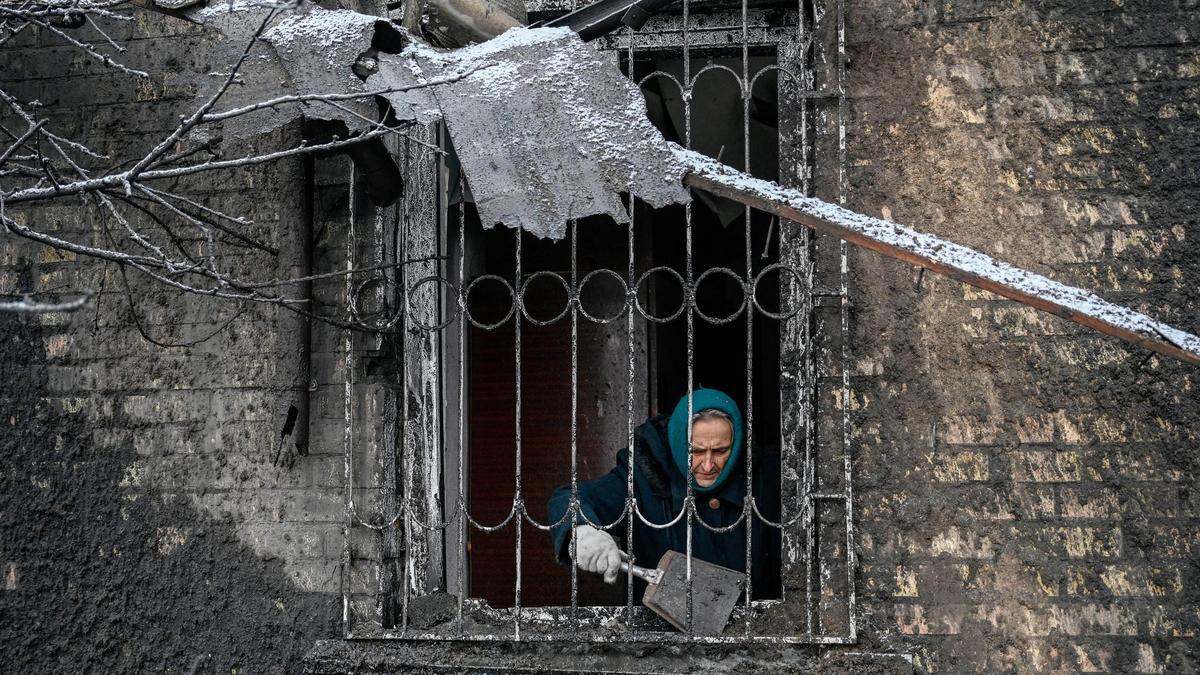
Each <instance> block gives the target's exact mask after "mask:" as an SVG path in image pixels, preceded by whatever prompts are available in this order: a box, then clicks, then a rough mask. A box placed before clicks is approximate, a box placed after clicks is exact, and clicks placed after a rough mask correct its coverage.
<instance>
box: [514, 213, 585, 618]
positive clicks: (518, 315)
mask: <svg viewBox="0 0 1200 675" xmlns="http://www.w3.org/2000/svg"><path fill="white" fill-rule="evenodd" d="M513 233H514V236H515V239H516V244H515V249H514V251H515V253H514V259H515V261H516V272H515V273H514V280H513V281H514V283H515V284H516V285H515V286H514V287H513V288H514V293H513V302H514V303H517V302H520V298H521V297H522V295H521V229H520V228H515V229H514V230H513ZM523 316H524V315H523V314H522V312H521V311H520V310H519V309H518V310H517V311H516V312H514V313H513V339H514V345H515V348H514V351H513V355H514V360H515V362H516V367H515V371H516V372H515V376H514V381H515V382H516V392H515V396H514V399H515V400H516V403H515V406H516V411H515V422H514V425H515V428H514V430H513V431H514V434H515V439H516V446H517V447H516V475H515V478H514V480H515V482H516V497H515V499H516V502H515V504H514V508H515V509H517V513H516V521H517V524H516V527H517V561H516V565H517V581H516V584H514V591H513V593H514V599H513V603H514V605H515V607H516V611H515V612H513V636H514V639H517V640H520V639H521V545H522V542H521V528H522V521H523V520H524V515H525V513H524V512H525V495H524V486H523V485H522V483H523V478H522V476H523V473H522V464H523V462H524V459H523V457H524V455H523V452H524V447H523V445H522V443H523V439H522V437H521V320H522V317H523ZM555 555H556V556H557V555H558V553H557V552H556V553H555ZM572 562H574V561H572Z"/></svg>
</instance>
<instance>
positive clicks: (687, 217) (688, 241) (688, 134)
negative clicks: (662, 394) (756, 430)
mask: <svg viewBox="0 0 1200 675" xmlns="http://www.w3.org/2000/svg"><path fill="white" fill-rule="evenodd" d="M690 4H691V3H690V0H683V82H684V84H685V85H686V88H685V89H684V93H683V126H684V147H686V148H687V149H689V150H691V148H692V84H693V83H692V75H691V73H692V67H691V50H690V48H689V46H688V41H689V35H688V30H689V28H688V9H689V6H690ZM683 218H684V224H685V228H684V230H685V232H684V247H685V267H686V271H687V277H686V278H687V288H686V289H685V290H684V299H683V301H684V302H685V303H688V305H689V307H688V311H687V312H686V313H685V314H686V315H687V400H688V405H687V407H688V416H687V419H688V423H687V442H688V462H689V468H688V475H687V496H686V497H685V498H684V500H683V508H684V509H685V510H686V511H687V535H686V536H687V574H686V576H685V578H686V580H687V624H686V625H687V632H688V635H695V626H694V625H693V621H692V611H693V609H694V606H693V605H694V600H695V598H694V597H693V594H692V525H693V523H692V519H693V517H694V516H695V508H694V504H695V500H696V496H695V490H694V489H693V486H692V471H691V447H692V421H691V420H692V414H693V412H692V405H693V403H694V401H693V400H692V398H693V397H692V390H693V389H694V388H695V373H693V372H692V371H693V365H694V364H693V357H694V354H693V352H694V346H695V331H696V326H695V323H696V312H695V307H694V306H693V301H694V297H695V288H696V287H695V286H694V285H693V282H694V280H695V277H694V275H693V271H692V203H691V202H690V201H689V202H688V203H687V204H685V205H684V207H683Z"/></svg>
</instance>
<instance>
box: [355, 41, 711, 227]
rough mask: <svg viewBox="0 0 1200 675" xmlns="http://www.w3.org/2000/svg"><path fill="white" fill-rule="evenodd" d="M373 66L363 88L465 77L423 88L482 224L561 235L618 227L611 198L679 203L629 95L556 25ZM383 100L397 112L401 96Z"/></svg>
mask: <svg viewBox="0 0 1200 675" xmlns="http://www.w3.org/2000/svg"><path fill="white" fill-rule="evenodd" d="M400 57H401V58H399V59H397V60H395V61H392V60H382V61H381V63H380V71H381V72H380V75H379V76H378V82H377V81H376V78H372V79H369V80H368V85H369V86H370V85H386V86H395V85H396V84H398V83H399V82H401V81H403V78H404V77H405V76H406V74H402V73H401V72H399V70H398V69H402V68H405V67H407V68H408V69H409V72H411V73H412V74H413V75H415V76H416V77H417V78H418V79H417V81H418V82H420V81H430V80H432V79H434V78H445V76H446V75H447V74H450V73H468V74H467V75H466V76H464V77H462V78H461V79H457V80H454V81H450V82H447V83H445V84H440V85H437V86H435V87H430V89H429V90H428V91H429V92H431V93H432V95H433V97H434V99H435V100H436V102H437V105H438V108H439V109H440V110H441V112H442V115H443V117H444V118H445V121H446V125H447V126H448V127H449V130H450V135H451V136H452V138H453V139H454V146H455V148H456V149H457V151H458V156H459V159H460V161H461V162H462V167H463V172H464V173H465V175H466V177H467V182H468V183H469V184H470V187H471V191H472V193H473V194H474V196H475V203H476V206H477V207H478V209H479V214H480V219H481V221H482V222H483V225H484V226H485V227H491V226H493V225H495V224H496V223H503V224H505V225H509V226H511V227H521V228H524V229H525V230H527V231H529V232H532V233H533V234H536V235H537V236H539V237H548V238H551V239H561V238H562V237H564V236H565V235H566V224H567V221H568V220H571V219H577V218H584V217H586V216H591V215H597V214H606V215H609V216H611V217H612V218H613V219H615V220H616V221H617V222H627V221H628V219H629V218H628V214H627V213H626V211H625V207H624V206H623V205H622V203H621V199H620V196H619V193H621V192H628V193H631V194H634V195H636V196H637V197H639V198H640V199H643V200H645V201H646V202H648V203H649V204H651V205H653V206H656V207H661V206H666V205H667V204H672V203H676V204H679V203H686V202H687V201H688V200H689V195H688V191H687V189H686V188H684V187H683V183H682V178H683V174H684V172H685V171H686V167H685V165H684V164H683V163H682V162H680V161H679V159H678V157H677V156H676V155H675V154H674V152H673V151H672V150H671V147H670V145H669V144H668V143H667V142H666V141H665V140H664V139H663V137H662V135H661V134H660V133H659V132H658V130H657V129H655V128H654V126H653V125H652V124H651V123H650V120H649V119H648V118H647V116H646V102H645V99H644V98H643V96H642V93H641V91H640V90H639V89H638V87H637V86H636V85H635V84H634V83H632V82H630V81H629V80H628V79H627V78H626V77H625V76H624V75H623V74H622V73H621V72H620V70H619V69H618V68H616V67H615V64H614V63H612V62H610V61H608V60H606V59H605V57H604V56H602V55H601V54H600V53H598V52H597V51H596V50H595V49H593V48H592V47H590V46H588V45H586V44H585V43H584V42H583V41H582V40H581V39H580V38H579V36H578V35H576V34H575V33H573V32H571V31H570V30H569V29H566V28H532V29H524V28H519V29H514V30H510V31H508V32H507V33H505V34H504V35H501V36H500V37H498V38H495V39H492V40H489V41H488V42H485V43H483V44H480V45H474V46H471V47H466V48H463V49H457V50H453V51H440V50H435V49H433V48H430V47H426V46H423V45H419V44H417V43H414V44H413V46H412V47H410V48H409V49H406V50H405V52H404V53H403V54H401V55H400ZM410 93H411V92H404V93H402V94H398V95H397V94H391V95H388V98H389V99H391V100H393V102H394V104H395V105H396V106H397V107H401V106H407V105H411V103H410V100H411V99H410V97H409V94H410Z"/></svg>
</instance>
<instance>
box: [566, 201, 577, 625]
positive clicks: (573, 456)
mask: <svg viewBox="0 0 1200 675" xmlns="http://www.w3.org/2000/svg"><path fill="white" fill-rule="evenodd" d="M567 227H568V228H570V230H571V293H570V295H571V296H572V297H569V298H568V299H567V304H568V305H569V306H570V308H571V503H572V505H574V507H575V509H576V511H575V514H572V517H571V619H575V618H577V616H578V613H579V566H578V565H576V564H575V560H576V558H575V556H576V553H577V550H576V546H577V542H578V539H579V523H578V522H577V521H578V519H577V518H576V517H575V515H576V514H578V512H579V511H578V509H579V446H578V441H579V417H578V413H579V303H578V302H577V299H576V298H575V297H574V296H575V293H576V292H577V290H578V288H579V286H578V279H577V277H578V269H577V260H576V256H577V247H578V244H579V241H578V240H579V223H578V222H576V221H575V220H574V219H571V220H568V221H567Z"/></svg>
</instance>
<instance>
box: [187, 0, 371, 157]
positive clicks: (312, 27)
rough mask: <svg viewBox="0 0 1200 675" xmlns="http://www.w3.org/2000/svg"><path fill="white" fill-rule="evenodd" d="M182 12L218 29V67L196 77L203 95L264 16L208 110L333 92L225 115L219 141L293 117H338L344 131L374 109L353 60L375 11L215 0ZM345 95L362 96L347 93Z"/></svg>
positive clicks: (364, 121)
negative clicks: (256, 36) (254, 40)
mask: <svg viewBox="0 0 1200 675" xmlns="http://www.w3.org/2000/svg"><path fill="white" fill-rule="evenodd" d="M187 16H188V18H189V19H190V20H192V21H194V22H195V23H199V24H202V25H204V26H206V27H209V28H213V29H215V30H217V31H219V32H220V34H221V40H220V41H219V43H218V46H217V48H216V54H215V62H216V63H218V64H221V67H222V68H223V69H222V70H218V71H213V72H210V73H207V74H206V75H205V76H203V77H202V78H201V82H199V84H200V85H201V86H200V87H199V92H198V96H199V97H200V99H201V100H206V99H207V98H208V97H209V96H211V95H212V93H213V89H214V86H219V85H220V84H221V83H224V82H225V80H226V78H227V77H228V75H229V68H230V67H232V66H233V65H234V64H236V63H237V62H238V60H239V59H240V58H241V57H242V54H243V52H244V51H245V50H246V46H247V45H248V44H250V41H251V39H252V38H253V36H254V34H255V31H257V30H258V29H259V27H260V26H262V24H263V22H264V21H268V26H267V27H266V29H265V30H264V31H263V33H262V36H261V39H260V40H259V41H258V42H257V43H256V44H255V45H253V46H252V47H251V50H250V54H249V56H248V57H247V58H246V60H245V62H243V63H242V65H241V67H240V68H239V70H238V75H237V80H236V82H235V84H234V85H233V86H231V87H230V88H229V89H228V90H227V91H226V93H225V94H224V95H223V96H222V97H221V99H220V101H219V103H218V105H217V106H216V107H215V108H214V109H213V112H214V113H221V112H224V111H228V110H234V109H237V108H241V107H243V106H247V105H253V104H256V103H261V102H263V101H268V100H272V99H276V98H279V97H283V96H313V95H315V96H321V95H325V94H332V95H335V96H337V97H339V98H338V99H337V100H326V101H319V100H314V101H303V102H299V103H294V104H289V105H280V106H274V107H270V108H264V109H261V110H257V111H255V112H254V113H252V114H249V115H242V116H238V117H231V118H229V119H226V120H225V121H224V123H223V132H222V133H223V136H224V138H225V141H226V142H227V143H228V142H231V141H233V142H236V141H243V140H246V139H249V138H252V137H254V136H257V135H259V134H262V133H266V132H269V131H273V130H275V129H278V128H280V127H282V126H284V125H286V124H287V123H289V122H292V121H294V120H296V119H299V118H300V117H302V116H303V117H307V118H310V119H324V120H334V121H341V122H344V123H345V124H346V126H347V128H348V129H349V130H350V131H352V132H353V131H361V130H364V129H367V128H370V127H371V126H373V125H374V124H375V123H376V122H377V120H378V117H379V112H378V108H377V106H376V105H375V101H374V99H373V98H372V97H371V96H368V95H367V93H368V92H367V90H366V89H365V85H364V84H363V82H362V80H361V79H360V78H359V77H357V76H356V75H355V74H354V71H353V70H352V66H353V65H354V64H355V62H356V61H357V60H358V58H359V56H360V55H361V54H362V53H363V52H365V51H367V50H368V49H369V48H370V47H371V39H372V36H373V35H374V32H375V24H376V22H378V21H380V19H379V18H378V17H373V16H368V15H365V14H359V13H357V12H351V11H348V10H326V9H322V8H321V7H318V6H315V5H302V6H301V9H287V10H285V9H275V8H272V7H270V6H262V5H257V4H248V3H245V2H241V1H239V2H234V3H227V2H218V3H214V4H213V5H211V6H208V7H200V8H196V9H193V10H190V11H189V12H188V14H187ZM347 94H363V96H362V97H360V98H347V97H346V95H347Z"/></svg>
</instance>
